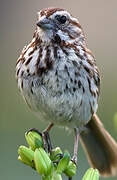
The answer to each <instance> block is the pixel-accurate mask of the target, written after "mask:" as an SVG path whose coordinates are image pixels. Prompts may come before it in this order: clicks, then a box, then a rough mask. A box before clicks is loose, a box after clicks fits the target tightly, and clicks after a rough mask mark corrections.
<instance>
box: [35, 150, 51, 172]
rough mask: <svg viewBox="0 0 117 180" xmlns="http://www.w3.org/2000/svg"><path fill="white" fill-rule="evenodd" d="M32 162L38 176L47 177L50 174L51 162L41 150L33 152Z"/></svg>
mask: <svg viewBox="0 0 117 180" xmlns="http://www.w3.org/2000/svg"><path fill="white" fill-rule="evenodd" d="M34 162H35V167H36V170H37V172H38V173H39V174H40V175H49V174H50V173H51V170H52V162H51V160H50V158H49V156H48V154H47V153H46V152H45V151H44V149H43V148H39V149H36V150H35V152H34Z"/></svg>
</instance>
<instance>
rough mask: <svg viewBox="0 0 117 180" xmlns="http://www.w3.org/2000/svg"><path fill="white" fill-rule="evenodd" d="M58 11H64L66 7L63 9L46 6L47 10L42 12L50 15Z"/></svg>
mask: <svg viewBox="0 0 117 180" xmlns="http://www.w3.org/2000/svg"><path fill="white" fill-rule="evenodd" d="M56 11H64V9H62V8H53V7H52V8H46V9H45V10H43V12H42V14H43V15H46V16H47V17H49V16H51V15H52V14H54V13H55V12H56Z"/></svg>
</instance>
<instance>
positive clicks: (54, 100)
mask: <svg viewBox="0 0 117 180" xmlns="http://www.w3.org/2000/svg"><path fill="white" fill-rule="evenodd" d="M35 26H36V29H35V32H34V35H33V38H32V40H31V42H30V43H29V44H28V45H26V46H25V47H24V48H23V50H22V52H21V55H20V56H19V58H18V60H17V62H16V79H17V83H18V88H19V90H20V92H21V95H22V96H23V98H24V100H25V102H26V103H27V104H28V106H29V108H30V109H31V110H32V111H34V112H35V114H37V115H38V117H39V118H40V119H41V120H43V121H46V122H48V123H49V126H48V127H47V128H46V130H45V132H49V131H50V129H51V128H52V127H53V126H54V125H56V126H60V127H65V128H67V129H70V130H72V131H74V134H75V142H74V156H73V160H74V162H75V163H77V153H78V142H79V140H80V142H81V144H82V146H83V149H84V151H85V153H86V155H87V158H88V161H89V164H90V165H91V167H93V168H96V169H98V170H99V173H100V175H101V176H105V177H108V176H114V175H116V173H117V143H116V142H115V140H114V139H113V138H112V136H111V135H110V134H109V133H108V132H107V130H106V129H105V128H104V126H103V124H102V122H101V121H100V119H99V117H98V116H97V114H96V112H97V109H98V99H99V94H100V72H99V70H98V67H97V65H96V60H95V57H94V55H93V54H92V52H91V51H90V50H89V49H88V48H87V44H86V39H85V35H84V32H83V29H82V26H81V25H80V23H79V20H78V19H77V18H75V17H74V16H72V15H71V13H69V12H68V11H66V10H65V9H63V8H56V7H49V8H44V9H42V10H40V11H39V12H38V20H37V22H36V25H35Z"/></svg>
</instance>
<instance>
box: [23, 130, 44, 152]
mask: <svg viewBox="0 0 117 180" xmlns="http://www.w3.org/2000/svg"><path fill="white" fill-rule="evenodd" d="M25 138H26V141H27V143H28V144H29V146H30V147H31V149H32V150H33V151H34V150H35V149H36V148H39V147H43V140H42V137H41V135H40V134H38V133H37V132H35V131H29V132H28V133H25Z"/></svg>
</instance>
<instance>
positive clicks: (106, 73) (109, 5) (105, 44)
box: [0, 0, 117, 180]
mask: <svg viewBox="0 0 117 180" xmlns="http://www.w3.org/2000/svg"><path fill="white" fill-rule="evenodd" d="M49 6H56V7H64V8H65V9H67V10H69V11H70V12H71V13H72V14H73V15H74V16H76V17H78V18H79V21H80V23H81V24H82V26H83V29H84V32H85V35H86V37H87V44H88V47H89V48H90V49H91V50H92V51H93V53H94V54H95V57H96V59H97V64H98V66H99V69H100V72H101V76H102V83H101V95H100V101H99V109H98V115H99V116H100V118H101V119H102V121H103V123H104V125H105V127H106V128H107V129H108V131H109V132H110V133H111V134H112V136H113V137H114V138H115V139H116V141H117V131H116V130H115V129H114V125H113V115H114V113H115V112H116V111H117V44H116V43H117V1H116V0H112V1H107V0H98V1H97V0H90V1H89V0H87V1H82V0H79V1H78V0H74V1H70V0H69V1H60V0H56V1H55V0H47V1H41V0H34V1H32V0H1V1H0V19H1V21H0V92H1V93H0V179H2V180H21V179H25V180H32V179H33V180H37V179H40V176H39V175H38V174H37V173H36V172H34V171H33V170H31V169H30V168H28V167H27V166H25V165H23V164H21V163H20V162H18V161H17V149H18V146H19V145H21V144H23V145H25V144H26V143H25V140H24V133H25V131H26V130H28V129H29V128H30V127H36V128H39V129H40V130H43V129H44V128H45V127H46V126H47V124H46V123H43V122H40V121H39V120H38V118H37V117H36V116H35V115H34V114H33V113H32V112H30V110H29V109H28V107H27V106H26V105H25V103H24V101H23V99H22V97H21V96H20V93H19V92H18V88H17V84H16V80H15V63H16V60H17V58H18V56H19V55H20V53H21V50H22V48H23V46H24V45H25V44H27V43H28V42H29V41H30V40H31V39H32V35H33V32H34V29H35V22H36V18H37V14H36V13H37V11H39V10H40V9H42V8H44V7H49ZM51 138H52V141H53V144H54V145H55V146H56V145H57V146H60V147H62V149H69V150H70V152H71V153H72V152H73V134H69V133H67V132H64V130H63V129H59V128H57V127H54V128H53V130H52V131H51ZM88 167H89V165H88V162H87V159H86V157H85V155H84V152H83V150H82V148H81V146H79V156H78V172H77V176H76V177H74V180H76V179H79V180H80V179H81V177H82V176H83V174H84V172H85V170H86V169H87V168H88ZM102 179H103V178H102ZM108 179H109V180H116V179H117V177H115V178H108Z"/></svg>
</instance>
